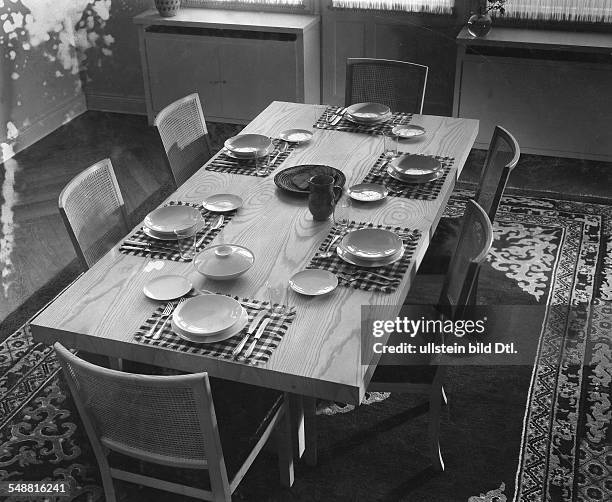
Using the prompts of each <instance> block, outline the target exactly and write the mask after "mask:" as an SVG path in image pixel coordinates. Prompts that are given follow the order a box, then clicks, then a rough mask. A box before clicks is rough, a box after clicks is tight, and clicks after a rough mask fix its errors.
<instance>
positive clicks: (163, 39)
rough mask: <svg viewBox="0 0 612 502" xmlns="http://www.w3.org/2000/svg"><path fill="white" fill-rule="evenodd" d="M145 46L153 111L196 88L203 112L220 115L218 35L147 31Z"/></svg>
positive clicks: (194, 90)
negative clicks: (203, 35)
mask: <svg viewBox="0 0 612 502" xmlns="http://www.w3.org/2000/svg"><path fill="white" fill-rule="evenodd" d="M146 49H147V62H148V64H149V79H150V84H151V101H152V105H153V109H154V111H155V113H157V112H159V111H160V110H161V109H162V108H164V107H165V106H166V105H168V104H170V103H172V102H173V101H176V100H177V99H179V98H182V97H183V96H186V95H187V94H191V93H193V92H197V93H199V95H200V101H201V102H202V108H203V109H204V116H205V117H207V118H208V117H213V116H221V114H222V105H221V77H220V75H219V39H218V38H207V37H195V36H185V35H171V34H154V33H148V34H147V35H146Z"/></svg>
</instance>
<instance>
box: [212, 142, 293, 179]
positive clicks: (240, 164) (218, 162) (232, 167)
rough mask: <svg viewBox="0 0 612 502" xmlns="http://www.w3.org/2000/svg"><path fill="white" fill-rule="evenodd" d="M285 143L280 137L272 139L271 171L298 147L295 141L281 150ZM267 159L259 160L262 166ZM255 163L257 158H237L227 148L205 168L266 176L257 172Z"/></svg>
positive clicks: (221, 171) (220, 171)
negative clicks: (231, 155)
mask: <svg viewBox="0 0 612 502" xmlns="http://www.w3.org/2000/svg"><path fill="white" fill-rule="evenodd" d="M283 143H285V142H284V141H283V140H280V139H273V140H272V144H273V145H274V150H273V151H272V153H271V154H270V159H271V165H270V172H272V171H274V170H275V169H276V168H277V167H278V166H280V165H281V164H282V163H283V162H284V161H285V160H286V159H287V157H289V155H291V152H293V150H295V148H296V147H297V144H295V143H285V145H286V149H285V151H283V152H281V151H280V148H281V147H282V146H283ZM265 161H266V158H265V157H262V158H260V159H259V160H258V162H259V164H260V167H261V164H262V163H263V162H265ZM255 164H256V162H255V159H245V160H242V159H235V158H234V157H230V156H229V155H228V154H227V153H226V151H225V150H222V151H221V153H219V155H217V157H216V158H215V159H213V160H212V161H211V162H210V163H209V164H208V165H207V166H206V168H205V169H206V170H207V171H215V172H219V173H231V174H244V175H246V176H259V177H264V176H265V175H263V174H258V173H257V166H256V165H255Z"/></svg>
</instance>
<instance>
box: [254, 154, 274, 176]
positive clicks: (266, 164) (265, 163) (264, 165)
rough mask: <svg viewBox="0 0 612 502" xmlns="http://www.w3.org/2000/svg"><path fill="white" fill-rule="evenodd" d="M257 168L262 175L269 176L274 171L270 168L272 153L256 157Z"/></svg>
mask: <svg viewBox="0 0 612 502" xmlns="http://www.w3.org/2000/svg"><path fill="white" fill-rule="evenodd" d="M255 170H256V172H257V174H258V175H260V176H268V175H269V174H270V173H271V172H272V170H271V169H270V154H268V155H264V156H263V157H256V158H255Z"/></svg>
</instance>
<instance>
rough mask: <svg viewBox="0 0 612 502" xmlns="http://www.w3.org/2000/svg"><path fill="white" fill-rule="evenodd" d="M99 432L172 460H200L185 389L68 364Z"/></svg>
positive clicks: (193, 411) (201, 446) (198, 432)
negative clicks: (94, 371) (146, 383)
mask: <svg viewBox="0 0 612 502" xmlns="http://www.w3.org/2000/svg"><path fill="white" fill-rule="evenodd" d="M70 371H71V373H72V374H73V375H74V376H75V377H76V381H77V382H78V385H79V387H80V393H81V396H82V397H83V400H84V404H85V406H86V407H87V409H88V410H89V412H90V414H91V416H92V417H94V419H95V426H96V428H97V432H98V435H99V436H104V437H106V438H108V439H111V440H113V441H116V442H118V443H121V444H124V445H126V446H129V447H131V448H136V449H139V450H142V451H144V452H148V453H153V454H157V455H163V456H166V457H171V458H173V459H176V460H199V461H202V460H205V459H206V456H205V454H204V452H205V450H204V439H203V433H202V431H201V429H200V427H199V421H198V419H197V407H196V403H195V401H194V398H193V393H192V391H191V390H190V389H189V388H180V387H175V386H173V387H171V388H170V387H169V388H162V387H149V386H147V385H141V384H137V383H135V382H126V381H124V380H122V381H121V382H118V381H116V380H115V379H114V378H109V377H105V376H104V375H100V374H96V375H92V374H90V373H89V372H87V371H86V370H83V369H80V368H75V367H73V366H70Z"/></svg>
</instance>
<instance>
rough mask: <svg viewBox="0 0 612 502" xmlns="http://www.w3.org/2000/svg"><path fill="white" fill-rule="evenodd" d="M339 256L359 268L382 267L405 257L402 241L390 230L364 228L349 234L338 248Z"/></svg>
mask: <svg viewBox="0 0 612 502" xmlns="http://www.w3.org/2000/svg"><path fill="white" fill-rule="evenodd" d="M336 252H337V253H338V256H340V258H342V259H343V260H344V261H346V262H348V263H351V264H353V265H357V266H359V267H382V266H385V265H390V264H391V263H395V262H396V261H397V260H399V259H400V258H401V257H402V256H403V255H404V245H403V242H402V239H400V238H399V237H398V236H397V235H396V234H394V233H393V232H390V231H389V230H382V229H380V228H362V229H360V230H353V231H352V232H349V233H347V234H346V235H345V236H344V237H343V238H342V240H341V241H340V244H338V247H337V248H336Z"/></svg>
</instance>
